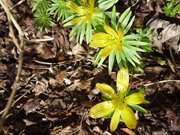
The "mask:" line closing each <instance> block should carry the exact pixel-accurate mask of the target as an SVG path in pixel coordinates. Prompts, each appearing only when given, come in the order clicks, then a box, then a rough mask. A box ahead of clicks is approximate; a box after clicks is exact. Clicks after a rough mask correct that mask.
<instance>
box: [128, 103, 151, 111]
mask: <svg viewBox="0 0 180 135" xmlns="http://www.w3.org/2000/svg"><path fill="white" fill-rule="evenodd" d="M128 105H129V106H130V107H131V108H133V109H134V110H136V111H140V112H142V113H148V110H146V109H144V108H143V107H141V106H139V105H135V104H128Z"/></svg>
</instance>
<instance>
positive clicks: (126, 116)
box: [121, 106, 137, 129]
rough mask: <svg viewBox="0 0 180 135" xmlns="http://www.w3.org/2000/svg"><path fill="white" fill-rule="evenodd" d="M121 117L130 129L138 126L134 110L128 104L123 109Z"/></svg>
mask: <svg viewBox="0 0 180 135" xmlns="http://www.w3.org/2000/svg"><path fill="white" fill-rule="evenodd" d="M121 119H122V121H123V122H124V123H125V124H126V126H127V127H128V128H130V129H134V128H136V125H137V120H136V117H135V115H134V112H133V111H132V110H131V108H129V107H128V106H126V107H124V109H123V110H121Z"/></svg>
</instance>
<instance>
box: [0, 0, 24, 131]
mask: <svg viewBox="0 0 180 135" xmlns="http://www.w3.org/2000/svg"><path fill="white" fill-rule="evenodd" d="M0 4H1V6H2V7H3V9H4V11H5V13H6V15H7V18H8V23H9V31H10V32H9V35H10V37H11V39H12V41H13V42H14V44H15V45H16V47H17V49H18V51H19V58H18V67H17V74H16V78H15V80H14V82H13V84H12V87H11V88H12V92H11V95H10V97H9V99H8V102H7V104H6V106H5V108H4V110H3V114H2V115H1V119H0V129H2V126H3V124H4V121H5V119H6V116H7V115H8V113H9V110H10V109H11V107H12V103H13V100H14V97H15V95H16V90H17V83H18V82H19V79H20V75H21V71H22V65H23V52H24V45H25V44H24V33H23V31H22V29H21V27H20V26H19V24H18V23H17V21H16V20H15V18H14V16H13V15H12V13H11V12H10V8H9V5H8V3H7V2H6V0H0ZM13 26H14V27H15V28H16V30H17V31H18V38H19V40H18V38H17V37H16V36H15V34H14V30H13Z"/></svg>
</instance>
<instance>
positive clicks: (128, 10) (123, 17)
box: [117, 8, 131, 27]
mask: <svg viewBox="0 0 180 135" xmlns="http://www.w3.org/2000/svg"><path fill="white" fill-rule="evenodd" d="M129 12H131V9H130V8H128V9H126V10H125V11H124V12H123V13H122V15H121V16H120V18H119V20H118V23H117V26H118V27H119V26H120V25H121V23H122V22H123V20H124V19H125V18H126V16H127V15H128V14H129Z"/></svg>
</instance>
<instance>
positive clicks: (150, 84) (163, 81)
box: [144, 80, 180, 87]
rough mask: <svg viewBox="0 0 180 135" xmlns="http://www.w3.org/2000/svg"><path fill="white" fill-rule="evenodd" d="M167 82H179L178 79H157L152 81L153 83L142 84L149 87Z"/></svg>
mask: <svg viewBox="0 0 180 135" xmlns="http://www.w3.org/2000/svg"><path fill="white" fill-rule="evenodd" d="M167 82H176V83H180V80H162V81H158V82H153V83H147V84H144V86H145V87H149V86H152V85H155V84H161V83H167Z"/></svg>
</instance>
